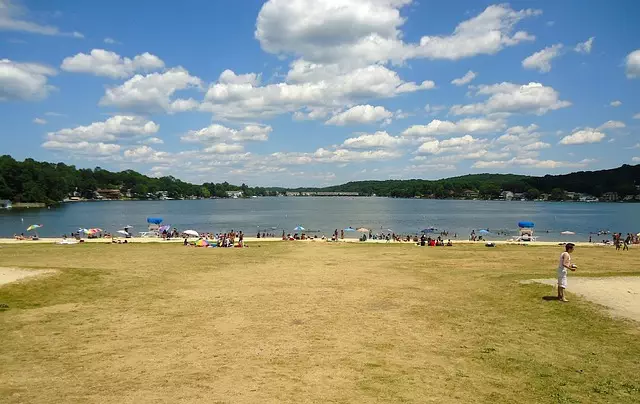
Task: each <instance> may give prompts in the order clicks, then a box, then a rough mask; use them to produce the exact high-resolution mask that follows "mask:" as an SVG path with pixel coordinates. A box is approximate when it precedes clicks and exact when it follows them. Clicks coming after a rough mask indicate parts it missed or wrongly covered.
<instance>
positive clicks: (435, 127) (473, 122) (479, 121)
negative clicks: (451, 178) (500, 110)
mask: <svg viewBox="0 0 640 404" xmlns="http://www.w3.org/2000/svg"><path fill="white" fill-rule="evenodd" d="M505 126H506V125H505V123H504V121H503V120H492V119H487V118H467V119H462V120H460V121H457V122H452V121H441V120H439V119H434V120H432V121H431V122H429V123H428V124H426V125H413V126H410V127H409V128H407V129H406V130H405V131H404V132H402V135H404V136H433V135H451V134H458V133H494V132H497V131H499V130H502V129H504V128H505Z"/></svg>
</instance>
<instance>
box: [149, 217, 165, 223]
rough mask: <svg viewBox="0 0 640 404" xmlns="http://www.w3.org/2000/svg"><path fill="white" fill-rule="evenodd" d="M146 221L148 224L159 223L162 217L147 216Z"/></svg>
mask: <svg viewBox="0 0 640 404" xmlns="http://www.w3.org/2000/svg"><path fill="white" fill-rule="evenodd" d="M147 223H149V224H160V223H162V218H161V217H148V218H147Z"/></svg>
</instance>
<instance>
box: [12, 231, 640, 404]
mask: <svg viewBox="0 0 640 404" xmlns="http://www.w3.org/2000/svg"><path fill="white" fill-rule="evenodd" d="M559 254H560V250H558V248H555V247H517V246H500V247H497V248H493V249H488V248H484V247H481V246H461V247H458V246H456V247H453V248H417V247H413V246H409V245H332V244H326V243H308V244H305V243H265V244H262V245H253V246H252V247H250V248H247V249H243V250H239V249H226V250H223V249H194V248H185V247H182V246H179V245H157V244H156V245H154V244H147V245H143V244H132V245H126V246H125V245H96V244H88V245H81V246H71V247H61V246H48V245H31V246H13V245H12V246H3V247H2V249H1V250H0V266H1V267H20V268H33V269H57V270H58V271H59V273H58V274H56V275H53V276H48V277H43V278H41V279H33V280H29V281H25V282H19V283H14V284H10V285H5V286H2V287H0V303H5V304H7V305H8V306H9V309H8V310H5V311H3V312H0V330H2V331H1V332H2V343H1V344H0V364H2V366H0V402H3V403H5V402H6V403H19V402H30V403H48V402H51V401H52V399H53V398H54V397H55V401H57V402H78V403H81V402H82V403H85V402H101V403H112V402H113V403H116V402H117V403H123V402H125V403H128V402H131V403H134V402H135V403H139V402H150V401H166V402H246V403H255V402H357V403H362V402H415V403H424V402H438V403H440V402H488V401H490V402H495V403H513V402H534V403H574V402H583V403H594V402H595V403H597V402H602V403H606V402H616V403H627V402H628V403H635V402H638V401H640V381H639V379H638V371H639V369H640V344H639V343H638V341H639V337H640V332H639V331H640V327H639V325H638V323H634V322H632V321H630V320H624V319H618V318H611V317H609V316H608V315H607V314H606V312H605V311H603V310H602V309H601V308H600V307H598V306H597V305H595V304H591V303H589V302H587V301H585V300H584V299H582V298H579V297H576V296H571V303H570V304H560V303H558V302H555V301H545V300H543V299H542V297H543V296H545V295H550V294H552V293H553V290H552V289H551V288H550V287H549V286H542V285H537V284H529V285H523V284H520V283H519V281H520V280H526V279H532V278H550V277H553V276H554V274H555V267H556V265H557V259H558V255H559ZM573 257H574V261H575V262H576V263H577V264H579V267H580V270H579V272H577V273H575V274H571V275H570V279H569V282H571V276H604V275H607V276H608V275H640V272H639V271H638V270H636V268H640V254H639V253H638V251H636V250H632V251H630V252H628V253H626V252H625V253H624V254H622V253H616V252H615V251H613V250H612V249H604V248H581V249H578V250H577V251H576V252H575V253H574V255H573Z"/></svg>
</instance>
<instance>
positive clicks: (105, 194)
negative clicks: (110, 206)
mask: <svg viewBox="0 0 640 404" xmlns="http://www.w3.org/2000/svg"><path fill="white" fill-rule="evenodd" d="M95 195H96V199H116V200H117V199H120V198H121V197H122V192H120V190H119V189H97V190H96V192H95Z"/></svg>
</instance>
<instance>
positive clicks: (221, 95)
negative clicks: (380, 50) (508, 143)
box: [201, 65, 435, 119]
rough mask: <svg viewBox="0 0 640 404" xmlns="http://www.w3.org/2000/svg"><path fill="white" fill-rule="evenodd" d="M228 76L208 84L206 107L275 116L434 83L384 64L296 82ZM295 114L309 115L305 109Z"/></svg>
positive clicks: (223, 113) (236, 114) (226, 113)
mask: <svg viewBox="0 0 640 404" xmlns="http://www.w3.org/2000/svg"><path fill="white" fill-rule="evenodd" d="M306 68H308V69H311V70H314V71H315V70H323V71H324V70H325V68H326V67H324V66H311V65H306ZM330 70H332V68H330ZM231 73H232V72H231ZM334 73H335V74H334ZM223 74H224V73H223ZM242 76H245V77H247V75H235V73H234V77H242ZM228 77H231V74H230V73H226V74H225V77H222V76H221V77H220V78H219V79H218V81H217V82H216V83H214V84H212V85H211V86H210V87H209V90H208V91H207V93H206V96H205V103H204V104H203V105H202V106H201V109H202V110H205V111H210V112H213V113H214V114H215V115H217V116H220V117H226V118H243V117H261V116H272V115H278V114H282V113H285V112H299V111H300V110H301V109H306V110H312V111H313V110H317V111H321V110H322V109H323V108H334V109H335V108H338V107H342V106H344V105H348V104H353V103H355V102H357V101H359V100H364V99H372V98H390V97H395V96H397V95H400V94H403V93H410V92H415V91H420V90H428V89H432V88H434V87H435V83H434V82H433V81H429V80H425V81H423V82H422V83H420V84H418V83H414V82H405V81H403V80H402V79H400V77H399V76H398V74H397V73H396V72H394V71H392V70H390V69H388V68H386V67H385V66H381V65H372V66H367V67H362V68H357V69H355V70H350V71H348V72H345V73H339V70H335V71H333V70H332V74H330V75H328V77H327V76H325V74H324V73H318V74H316V73H313V74H309V75H306V74H305V75H304V80H308V81H303V82H297V80H298V78H297V79H290V80H291V82H282V83H274V84H267V85H258V83H257V81H256V80H251V79H249V77H247V79H245V80H241V81H240V82H238V81H237V80H233V81H231V82H230V80H229V79H228ZM250 77H253V76H250ZM324 112H326V111H324ZM296 118H297V119H305V118H307V119H308V118H309V117H308V116H306V115H305V114H303V113H301V114H298V115H297V116H296Z"/></svg>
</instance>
